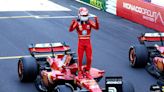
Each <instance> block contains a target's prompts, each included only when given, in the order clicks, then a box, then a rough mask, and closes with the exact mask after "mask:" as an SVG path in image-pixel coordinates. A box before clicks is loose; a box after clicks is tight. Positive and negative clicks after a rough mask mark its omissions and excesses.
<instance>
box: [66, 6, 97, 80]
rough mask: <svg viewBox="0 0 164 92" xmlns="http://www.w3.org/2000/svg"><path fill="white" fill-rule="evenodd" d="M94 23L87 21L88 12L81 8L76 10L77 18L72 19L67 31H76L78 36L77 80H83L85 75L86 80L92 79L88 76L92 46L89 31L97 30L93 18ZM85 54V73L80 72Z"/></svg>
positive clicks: (95, 18)
mask: <svg viewBox="0 0 164 92" xmlns="http://www.w3.org/2000/svg"><path fill="white" fill-rule="evenodd" d="M94 20H95V22H94V21H92V20H90V19H89V11H88V9H87V8H85V7H81V8H79V10H78V18H77V20H76V19H73V20H72V23H71V25H70V28H69V31H70V32H72V31H73V30H75V29H76V30H77V34H78V78H80V79H81V78H83V75H84V74H85V75H86V77H87V78H89V79H90V78H92V77H91V75H90V72H89V71H90V68H91V62H92V46H91V41H90V36H91V29H92V28H94V29H96V30H98V29H99V22H98V18H97V17H94ZM84 52H86V57H87V65H86V69H85V73H84V72H83V70H82V61H83V55H84Z"/></svg>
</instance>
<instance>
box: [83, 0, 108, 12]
mask: <svg viewBox="0 0 164 92" xmlns="http://www.w3.org/2000/svg"><path fill="white" fill-rule="evenodd" d="M80 1H82V2H85V3H88V4H90V5H92V6H94V7H96V8H98V9H100V10H103V11H105V10H106V4H105V1H106V0H80Z"/></svg>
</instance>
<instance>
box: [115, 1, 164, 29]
mask: <svg viewBox="0 0 164 92" xmlns="http://www.w3.org/2000/svg"><path fill="white" fill-rule="evenodd" d="M117 15H118V16H120V17H123V18H126V19H129V20H132V21H134V22H137V23H140V24H142V25H145V26H147V27H149V28H153V29H155V30H157V31H161V32H164V7H161V6H158V5H155V4H151V3H147V2H143V1H139V0H118V1H117Z"/></svg>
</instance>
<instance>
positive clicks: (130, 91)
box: [122, 81, 135, 92]
mask: <svg viewBox="0 0 164 92" xmlns="http://www.w3.org/2000/svg"><path fill="white" fill-rule="evenodd" d="M122 90H123V92H135V90H134V87H133V85H132V84H131V83H130V82H128V81H123V85H122Z"/></svg>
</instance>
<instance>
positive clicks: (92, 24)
mask: <svg viewBox="0 0 164 92" xmlns="http://www.w3.org/2000/svg"><path fill="white" fill-rule="evenodd" d="M94 19H95V22H94V21H92V20H89V23H90V25H91V27H93V28H94V29H96V30H98V29H99V21H98V18H97V17H94Z"/></svg>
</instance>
